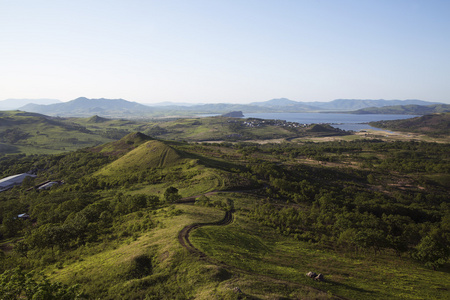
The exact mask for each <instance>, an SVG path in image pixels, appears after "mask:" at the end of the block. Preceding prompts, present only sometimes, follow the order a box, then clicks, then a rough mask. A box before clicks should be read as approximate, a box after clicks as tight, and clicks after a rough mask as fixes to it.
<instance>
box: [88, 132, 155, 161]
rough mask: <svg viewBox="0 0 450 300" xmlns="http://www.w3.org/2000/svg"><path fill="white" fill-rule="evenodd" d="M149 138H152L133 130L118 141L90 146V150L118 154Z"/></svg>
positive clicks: (126, 151)
mask: <svg viewBox="0 0 450 300" xmlns="http://www.w3.org/2000/svg"><path fill="white" fill-rule="evenodd" d="M150 140H152V138H151V137H149V136H148V135H145V134H143V133H141V132H133V133H130V134H127V135H126V136H124V137H123V138H121V139H120V140H118V141H115V142H111V143H108V144H104V145H100V146H97V147H94V148H92V149H91V150H92V151H94V152H99V153H103V154H105V155H114V156H120V155H124V154H125V153H128V152H129V151H131V150H133V149H135V148H136V147H138V146H140V145H142V144H143V143H145V142H147V141H150Z"/></svg>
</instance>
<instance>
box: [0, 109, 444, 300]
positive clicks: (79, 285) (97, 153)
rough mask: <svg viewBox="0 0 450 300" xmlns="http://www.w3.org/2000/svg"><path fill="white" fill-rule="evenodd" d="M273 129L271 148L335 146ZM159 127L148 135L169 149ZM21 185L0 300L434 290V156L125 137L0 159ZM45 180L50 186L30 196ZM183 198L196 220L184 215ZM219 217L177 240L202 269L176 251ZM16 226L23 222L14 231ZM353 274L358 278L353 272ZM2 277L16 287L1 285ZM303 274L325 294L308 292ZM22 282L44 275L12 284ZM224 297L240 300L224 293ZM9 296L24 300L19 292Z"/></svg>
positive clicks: (437, 154) (440, 189) (340, 146)
mask: <svg viewBox="0 0 450 300" xmlns="http://www.w3.org/2000/svg"><path fill="white" fill-rule="evenodd" d="M211 120H214V122H218V121H217V120H220V122H218V123H216V124H217V126H219V127H220V124H222V126H223V127H224V128H227V130H226V131H223V132H228V130H231V131H233V132H235V133H236V134H240V135H241V136H245V135H248V136H247V138H250V137H251V138H257V137H258V134H259V133H258V132H263V131H264V130H261V131H258V126H257V125H258V124H259V125H260V126H261V127H263V126H266V129H267V128H278V125H275V124H270V126H272V127H267V126H269V125H265V124H264V123H262V121H261V120H251V122H254V123H249V124H251V125H247V124H246V123H244V120H239V121H238V122H237V121H233V122H229V120H227V119H217V120H215V119H211ZM211 120H208V121H203V120H202V121H198V120H196V119H192V120H182V121H178V124H180V125H179V127H178V128H187V129H185V130H184V131H183V132H188V130H193V129H194V128H197V129H198V128H199V127H195V126H188V125H187V124H188V123H189V122H190V123H193V122H200V123H202V122H213V121H211ZM91 121H92V122H99V123H102V122H105V120H102V119H97V118H95V119H93V120H91ZM241 121H242V122H241ZM245 122H247V120H246V121H245ZM190 123H189V124H190ZM247 123H248V122H247ZM94 124H98V123H94ZM280 124H281V123H280ZM284 124H285V125H282V126H281V125H280V128H283V130H285V131H286V136H289V135H290V134H293V135H294V136H298V134H299V133H302V134H306V135H312V134H313V133H314V132H316V133H317V134H319V136H320V135H322V134H341V133H340V132H339V131H333V130H331V129H329V128H327V127H324V126H320V127H317V126H312V127H310V128H308V129H307V130H309V131H305V129H304V128H291V127H289V126H288V125H289V124H287V123H284ZM197 125H198V124H197ZM173 126H176V123H171V125H170V124H169V123H167V124H160V125H159V129H158V130H162V131H161V132H170V133H171V134H172V133H173V132H174V128H173ZM143 129H145V128H143ZM146 130H148V131H156V129H155V126H150V127H148V128H147V129H146ZM164 130H165V131H164ZM160 134H161V135H165V134H167V136H169V134H168V133H160ZM191 134H192V135H196V136H198V132H197V133H195V132H192V133H191ZM270 134H272V133H270ZM274 135H275V133H274ZM185 138H186V139H189V135H186V136H185ZM30 170H33V171H34V172H36V173H37V175H38V176H37V178H36V179H27V180H26V181H24V183H23V184H22V185H21V186H20V187H15V188H13V189H11V190H9V191H6V192H3V193H0V222H1V224H2V225H1V227H0V233H1V241H0V247H1V248H0V249H1V250H0V272H5V273H4V275H2V276H3V277H2V281H1V284H2V288H3V289H4V290H1V289H0V292H3V291H6V287H8V286H14V285H15V286H17V282H15V281H14V280H13V278H16V279H17V278H22V279H21V280H22V281H24V280H30V282H31V280H34V281H33V282H34V286H37V287H39V286H46V287H49V286H52V285H51V283H52V282H53V283H54V285H53V288H52V289H50V292H49V295H50V294H51V295H52V296H54V295H58V293H60V294H61V295H63V294H64V295H67V299H73V298H76V297H79V298H80V297H86V298H138V299H139V298H141V299H144V298H146V299H192V298H200V299H211V298H216V299H227V298H228V299H236V298H239V297H240V298H243V297H248V298H250V299H254V298H265V297H266V296H267V295H270V297H287V298H296V297H306V298H308V297H309V298H327V297H331V296H332V295H333V294H337V295H340V296H344V297H347V298H354V299H359V298H365V299H376V298H401V297H403V296H404V295H405V294H408V297H409V298H411V299H423V298H436V299H437V298H442V297H443V296H444V295H445V294H447V293H448V291H449V289H448V286H446V284H447V282H448V280H449V279H450V277H449V275H448V270H449V265H448V263H449V258H450V246H449V245H450V203H449V198H448V194H449V190H450V186H449V182H450V158H449V156H448V144H444V143H442V144H438V143H427V142H417V141H396V142H385V141H382V140H377V139H367V140H365V139H361V140H355V141H347V142H346V141H334V142H333V141H331V142H323V143H313V142H302V143H297V142H288V141H285V142H283V143H273V144H270V143H269V144H259V143H250V142H237V143H231V142H228V141H224V142H221V143H215V144H209V143H186V142H164V141H161V140H156V139H153V138H150V137H148V136H145V135H143V134H140V133H136V134H129V135H127V136H125V137H124V138H122V139H121V140H119V141H117V142H112V143H109V144H105V145H102V146H98V147H94V148H86V149H82V150H78V151H75V152H69V153H63V154H54V155H28V156H26V155H16V156H4V157H2V159H1V160H0V173H1V174H2V176H3V177H6V176H8V175H12V174H17V173H21V172H26V171H30ZM47 180H58V181H62V182H64V183H63V184H61V185H55V186H53V187H52V188H50V189H48V190H39V189H36V188H33V187H36V186H38V185H39V183H41V182H44V181H47ZM189 198H195V199H197V201H196V203H195V205H189V204H183V201H187V200H186V199H189ZM230 207H233V208H234V210H235V214H236V217H235V222H233V224H232V225H229V226H226V227H210V228H208V227H205V228H201V229H198V230H196V231H194V232H193V235H192V242H193V243H194V244H195V245H197V247H199V248H200V249H201V250H202V251H204V252H205V253H206V254H207V255H209V256H210V257H212V258H216V259H217V261H218V263H217V264H212V263H211V261H202V260H201V259H197V258H195V257H194V256H192V254H190V253H189V252H187V251H186V250H185V249H183V248H182V247H181V246H180V245H179V244H178V241H177V239H176V236H177V233H178V232H179V231H180V230H181V228H183V226H185V225H188V224H191V223H195V222H213V221H217V220H219V219H220V218H221V217H222V216H223V210H227V209H230ZM22 213H28V214H29V215H30V218H29V219H22V218H18V215H19V214H22ZM344 261H347V262H348V263H347V265H343V262H344ZM357 261H364V262H365V263H358V264H359V265H358V267H357V268H355V267H354V266H353V265H351V264H352V263H353V262H357ZM219 262H220V263H219ZM350 262H351V263H350ZM370 262H373V263H372V264H370ZM375 262H376V263H375ZM393 264H395V265H397V266H398V269H397V271H396V272H398V273H399V274H402V276H400V277H396V278H395V283H392V284H391V285H388V287H387V286H386V280H387V279H386V278H383V275H382V274H385V273H386V272H389V271H388V270H389V269H390V268H391V267H392V265H393ZM292 266H295V269H293V267H292ZM16 267H19V268H20V269H17V270H16V271H14V272H16V273H17V274H21V275H20V276H22V277H20V276H19V275H17V276H12V275H11V271H8V270H11V269H15V268H16ZM308 268H314V269H315V270H320V271H321V272H324V273H325V276H326V278H328V280H326V281H325V282H323V283H320V282H313V281H310V280H308V278H306V276H304V274H305V273H306V272H307V271H310V269H308ZM31 270H34V271H42V272H43V273H44V274H46V275H45V276H44V277H43V279H42V278H39V277H38V276H37V275H33V274H29V275H26V274H28V272H29V271H31ZM239 270H241V271H239ZM405 270H413V271H410V272H413V274H410V276H409V277H408V276H406V275H404V274H405V272H406V271H405ZM435 270H437V271H435ZM18 276H19V277H18ZM27 276H28V277H27ZM403 276H404V277H403ZM407 277H408V278H409V279H408V280H409V281H408V280H407V279H406V278H407ZM26 278H29V279H26ZM61 282H62V283H61ZM368 282H370V284H369V283H368ZM75 285H76V286H75ZM236 286H240V287H241V290H242V291H243V293H241V294H239V293H235V292H233V288H234V287H236ZM308 286H312V287H314V288H317V289H319V290H314V289H309V288H308ZM409 286H412V287H413V289H411V290H406V287H409ZM269 291H270V292H269ZM3 293H4V295H6V292H3ZM17 293H19V296H20V297H25V293H26V291H20V292H17ZM30 293H31V292H30ZM36 293H37V292H36ZM327 293H328V294H327ZM27 295H28V294H27ZM30 295H31V294H30ZM2 296H3V295H2ZM19 296H18V297H19ZM31 297H32V296H28V298H30V299H31ZM36 297H37V296H36ZM48 297H50V296H48ZM54 297H56V296H54Z"/></svg>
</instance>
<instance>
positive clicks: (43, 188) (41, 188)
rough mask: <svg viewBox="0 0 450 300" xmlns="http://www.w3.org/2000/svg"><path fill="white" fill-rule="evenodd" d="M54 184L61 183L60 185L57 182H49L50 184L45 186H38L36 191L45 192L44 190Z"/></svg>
mask: <svg viewBox="0 0 450 300" xmlns="http://www.w3.org/2000/svg"><path fill="white" fill-rule="evenodd" d="M55 184H61V183H60V182H59V181H50V182H47V183H45V184H43V185H41V186H39V187H38V188H37V189H38V190H46V189H49V188H51V187H52V186H54V185H55Z"/></svg>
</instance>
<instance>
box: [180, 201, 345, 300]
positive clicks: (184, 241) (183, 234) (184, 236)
mask: <svg viewBox="0 0 450 300" xmlns="http://www.w3.org/2000/svg"><path fill="white" fill-rule="evenodd" d="M211 193H217V192H210V193H208V194H211ZM191 198H193V199H192V201H194V200H195V197H189V198H185V199H182V203H187V201H186V200H187V199H191ZM183 200H184V201H183ZM233 213H234V209H232V210H229V211H227V212H225V216H224V217H223V218H222V219H221V220H219V221H217V222H209V223H194V224H191V225H187V226H185V227H184V228H183V229H181V231H180V232H179V233H178V241H179V243H180V244H181V246H183V247H184V248H186V249H187V250H188V251H189V252H190V253H191V254H194V255H197V256H199V257H200V259H202V260H204V261H206V262H208V263H211V264H214V265H216V266H220V267H222V268H224V269H228V270H230V271H234V272H238V273H241V274H246V275H251V276H254V277H257V278H260V279H264V280H269V281H272V282H274V283H278V284H284V285H287V286H291V287H296V286H297V287H299V286H301V287H303V288H305V287H306V288H310V289H313V290H316V291H318V292H322V293H327V291H325V290H321V289H319V288H315V287H312V286H309V285H305V284H301V283H295V282H291V281H286V280H281V279H277V278H273V277H270V276H266V275H262V274H258V273H253V272H250V271H247V270H244V269H241V268H238V267H235V266H231V265H228V264H226V263H225V262H223V261H218V260H215V259H213V258H211V257H209V256H208V255H206V253H204V252H202V251H201V250H200V249H198V248H196V247H195V246H194V245H192V243H191V241H190V240H189V234H190V233H191V231H192V230H194V229H197V228H200V227H203V226H226V225H229V224H231V223H232V222H233ZM332 299H344V300H347V298H344V297H340V296H337V295H333V296H332Z"/></svg>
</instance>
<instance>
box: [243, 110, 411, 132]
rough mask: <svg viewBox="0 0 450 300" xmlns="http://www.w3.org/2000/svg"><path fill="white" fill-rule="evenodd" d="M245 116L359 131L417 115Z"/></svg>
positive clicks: (269, 114)
mask: <svg viewBox="0 0 450 300" xmlns="http://www.w3.org/2000/svg"><path fill="white" fill-rule="evenodd" d="M244 116H245V118H259V119H272V120H285V121H287V122H296V123H300V124H320V123H326V124H331V125H332V126H333V127H336V128H340V129H343V130H353V131H360V130H366V129H373V130H381V129H379V128H375V127H372V126H370V125H368V124H364V123H368V122H374V121H382V120H386V121H387V120H400V119H410V118H414V117H417V116H416V115H381V114H367V115H357V114H337V113H248V114H244Z"/></svg>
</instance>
